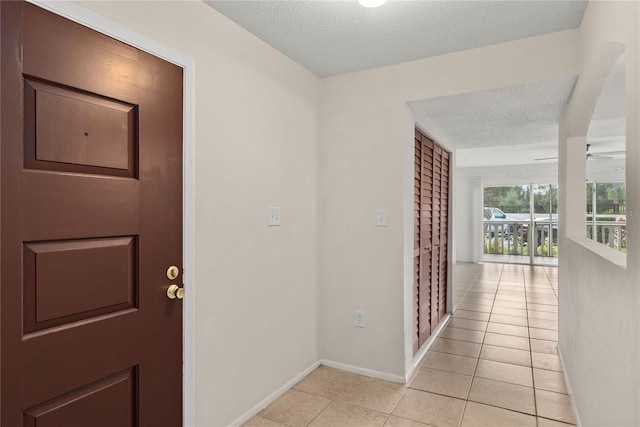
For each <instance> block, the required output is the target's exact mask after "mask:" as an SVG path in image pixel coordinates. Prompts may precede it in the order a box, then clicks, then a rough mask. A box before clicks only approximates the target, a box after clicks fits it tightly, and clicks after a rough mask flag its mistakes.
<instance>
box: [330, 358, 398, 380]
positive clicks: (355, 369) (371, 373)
mask: <svg viewBox="0 0 640 427" xmlns="http://www.w3.org/2000/svg"><path fill="white" fill-rule="evenodd" d="M320 365H323V366H326V367H328V368H335V369H340V370H341V371H346V372H351V373H353V374H360V375H364V376H366V377H372V378H378V379H380V380H385V381H391V382H394V383H400V384H404V383H405V381H404V377H403V376H401V375H394V374H390V373H387V372H380V371H375V370H373V369H367V368H361V367H359V366H353V365H347V364H345V363H340V362H334V361H332V360H325V359H323V360H320Z"/></svg>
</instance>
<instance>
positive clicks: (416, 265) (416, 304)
mask: <svg viewBox="0 0 640 427" xmlns="http://www.w3.org/2000/svg"><path fill="white" fill-rule="evenodd" d="M414 153H415V154H414V156H415V162H414V177H413V224H414V225H413V271H414V274H413V353H414V354H415V353H416V352H417V351H418V349H419V348H420V341H419V339H420V334H419V333H418V331H419V324H418V319H419V318H420V288H419V285H420V280H419V277H420V224H421V215H420V213H421V212H422V210H421V206H420V195H421V194H422V184H421V182H422V181H421V180H422V140H421V138H420V133H418V131H417V130H416V137H415V151H414Z"/></svg>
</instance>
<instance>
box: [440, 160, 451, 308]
mask: <svg viewBox="0 0 640 427" xmlns="http://www.w3.org/2000/svg"><path fill="white" fill-rule="evenodd" d="M441 169H442V172H441V175H440V246H439V249H440V253H439V254H438V258H439V264H438V316H439V318H440V319H442V318H443V317H444V315H445V314H446V312H447V282H448V280H447V279H448V276H447V272H448V267H449V262H448V261H449V257H448V253H449V252H448V241H449V238H448V235H449V233H448V230H449V153H448V152H446V151H445V150H442V159H441Z"/></svg>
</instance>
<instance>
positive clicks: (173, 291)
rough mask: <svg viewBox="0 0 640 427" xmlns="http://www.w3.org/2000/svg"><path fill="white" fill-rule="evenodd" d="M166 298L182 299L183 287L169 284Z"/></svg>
mask: <svg viewBox="0 0 640 427" xmlns="http://www.w3.org/2000/svg"><path fill="white" fill-rule="evenodd" d="M167 298H169V299H176V298H178V299H182V298H184V288H181V287H180V286H178V285H175V284H174V285H171V286H169V287H168V288H167Z"/></svg>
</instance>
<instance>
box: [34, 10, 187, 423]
mask: <svg viewBox="0 0 640 427" xmlns="http://www.w3.org/2000/svg"><path fill="white" fill-rule="evenodd" d="M27 1H29V2H30V3H33V4H36V5H37V6H40V7H42V8H43V9H46V10H49V11H51V12H53V13H55V14H57V15H60V16H63V17H65V18H67V19H70V20H72V21H75V22H78V23H80V24H82V25H84V26H86V27H89V28H91V29H93V30H96V31H98V32H101V33H103V34H106V35H108V36H110V37H113V38H114V39H117V40H120V41H123V42H125V43H127V44H129V45H131V46H134V47H136V48H138V49H140V50H143V51H145V52H148V53H150V54H152V55H155V56H157V57H160V58H162V59H164V60H166V61H169V62H171V63H173V64H176V65H178V66H180V67H182V68H183V70H184V74H183V76H184V77H183V78H184V81H183V95H184V96H183V102H184V107H183V108H184V110H183V123H184V126H183V183H182V185H183V268H184V276H183V280H184V283H185V288H186V289H187V293H186V296H185V299H184V300H183V304H184V315H183V326H182V327H183V340H184V341H183V348H184V354H183V362H184V363H183V380H184V382H183V393H184V394H183V410H184V412H183V414H184V415H183V416H184V418H183V422H184V425H185V426H194V425H195V322H194V316H195V306H194V301H195V293H196V289H195V276H194V272H195V185H194V184H195V167H194V159H195V62H194V60H193V58H191V57H189V56H187V55H185V54H183V53H180V52H178V51H175V50H173V49H171V48H169V47H167V46H164V45H162V44H160V43H158V42H156V41H155V40H152V39H150V38H148V37H146V36H143V35H141V34H139V33H136V32H135V31H132V30H131V29H129V28H127V27H125V26H123V25H121V24H118V23H117V22H114V21H112V20H110V19H107V18H105V17H104V16H102V15H98V14H97V13H95V12H92V11H90V10H88V9H85V8H84V7H82V6H80V5H78V4H75V3H73V2H71V1H68V0H58V1H46V0H27Z"/></svg>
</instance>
